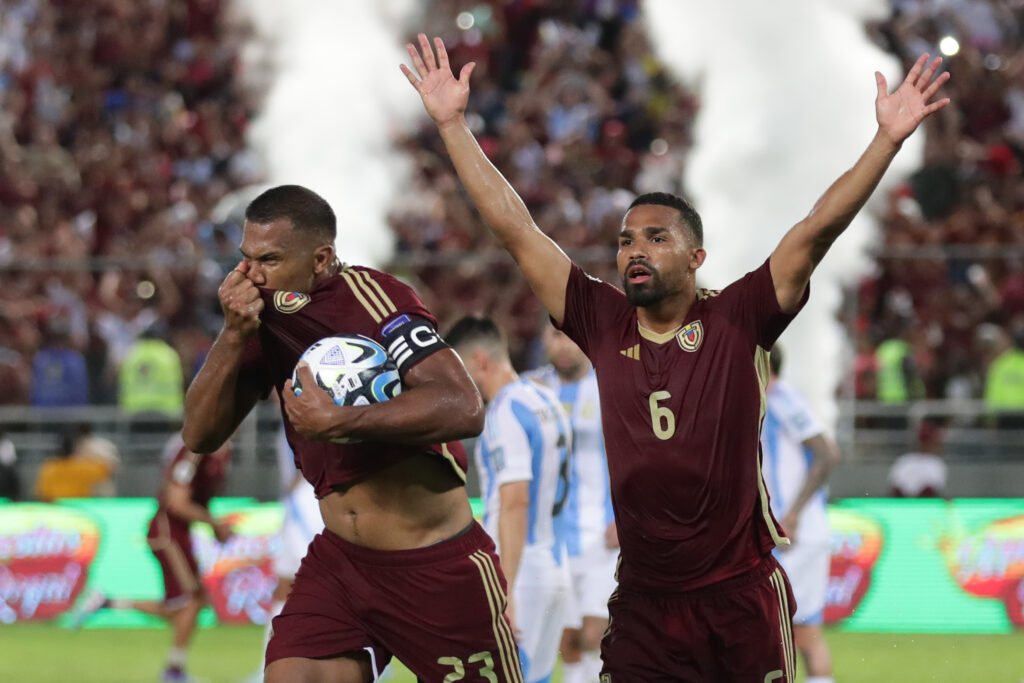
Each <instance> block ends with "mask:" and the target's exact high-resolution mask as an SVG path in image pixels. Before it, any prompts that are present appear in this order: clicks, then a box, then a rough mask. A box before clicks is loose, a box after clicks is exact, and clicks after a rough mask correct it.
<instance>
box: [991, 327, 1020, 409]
mask: <svg viewBox="0 0 1024 683" xmlns="http://www.w3.org/2000/svg"><path fill="white" fill-rule="evenodd" d="M985 405H986V407H987V408H988V409H989V413H990V414H992V415H994V416H995V418H996V426H998V427H1000V428H1002V429H1019V428H1021V427H1024V328H1022V329H1019V330H1017V331H1016V332H1015V334H1014V335H1013V344H1012V345H1011V346H1010V347H1009V348H1008V349H1006V350H1005V351H1003V352H1002V353H1001V354H999V356H998V357H996V359H995V360H994V361H992V365H990V366H989V368H988V373H987V374H986V376H985Z"/></svg>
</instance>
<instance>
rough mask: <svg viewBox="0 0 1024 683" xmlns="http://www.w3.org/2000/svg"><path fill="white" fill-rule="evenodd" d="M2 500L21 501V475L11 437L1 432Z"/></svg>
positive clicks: (0, 471) (0, 491)
mask: <svg viewBox="0 0 1024 683" xmlns="http://www.w3.org/2000/svg"><path fill="white" fill-rule="evenodd" d="M0 498H6V499H7V500H11V501H17V500H21V475H20V474H18V453H17V451H16V450H15V448H14V442H13V441H11V439H10V437H9V436H7V435H6V434H4V433H2V432H0Z"/></svg>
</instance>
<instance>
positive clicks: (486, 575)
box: [469, 550, 523, 683]
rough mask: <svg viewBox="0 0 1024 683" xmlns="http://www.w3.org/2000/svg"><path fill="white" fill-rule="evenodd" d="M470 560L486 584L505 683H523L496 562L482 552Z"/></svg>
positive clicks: (476, 553)
mask: <svg viewBox="0 0 1024 683" xmlns="http://www.w3.org/2000/svg"><path fill="white" fill-rule="evenodd" d="M469 559H470V561H471V562H472V563H473V564H475V565H476V568H477V571H479V572H480V580H481V581H482V582H483V584H484V593H485V594H486V597H487V606H488V607H489V608H490V610H491V624H492V626H493V628H494V640H495V642H496V643H497V646H498V656H499V657H500V658H501V668H502V669H504V671H505V683H523V674H522V672H521V671H520V670H519V649H518V648H517V647H516V640H515V638H514V637H513V636H512V629H511V628H509V625H508V622H507V621H505V605H506V604H507V598H506V597H505V593H504V592H503V591H502V590H501V581H499V580H498V572H497V571H496V570H495V568H494V562H492V561H491V557H490V556H489V555H488V554H487V553H485V552H483V551H482V550H477V551H476V552H474V553H472V554H471V555H470V556H469Z"/></svg>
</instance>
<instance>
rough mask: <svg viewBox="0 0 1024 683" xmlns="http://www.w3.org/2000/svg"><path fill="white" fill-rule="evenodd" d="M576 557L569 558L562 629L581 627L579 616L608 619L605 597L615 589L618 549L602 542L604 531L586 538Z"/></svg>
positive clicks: (580, 617)
mask: <svg viewBox="0 0 1024 683" xmlns="http://www.w3.org/2000/svg"><path fill="white" fill-rule="evenodd" d="M581 550H582V552H581V553H580V554H579V555H578V556H577V557H571V558H569V569H570V571H571V573H572V590H571V591H570V592H569V593H570V598H569V610H568V613H567V615H566V621H565V627H566V628H573V629H578V628H583V617H598V618H599V619H607V618H608V598H610V597H611V596H612V593H614V592H615V585H616V583H615V568H616V565H617V564H618V561H619V549H618V548H609V547H608V546H607V545H606V544H605V540H604V534H600V535H595V536H594V537H593V538H590V539H587V540H586V541H585V542H584V544H583V547H582V549H581Z"/></svg>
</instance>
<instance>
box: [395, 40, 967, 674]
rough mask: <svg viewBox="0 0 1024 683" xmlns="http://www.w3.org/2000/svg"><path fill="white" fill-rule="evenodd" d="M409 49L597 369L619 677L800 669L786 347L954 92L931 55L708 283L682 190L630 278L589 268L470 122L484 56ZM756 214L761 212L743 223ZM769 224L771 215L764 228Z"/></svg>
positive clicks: (463, 165) (443, 121) (481, 187)
mask: <svg viewBox="0 0 1024 683" xmlns="http://www.w3.org/2000/svg"><path fill="white" fill-rule="evenodd" d="M419 43H420V47H419V50H417V48H416V47H415V46H413V45H412V44H410V45H408V46H407V47H408V51H409V55H410V57H411V58H412V62H413V67H414V68H415V71H413V70H412V69H410V68H409V67H407V66H405V65H402V71H403V72H404V73H405V75H406V78H407V79H408V80H409V82H410V83H411V84H412V85H413V87H415V88H416V90H417V92H419V94H420V97H421V98H422V100H423V104H424V107H425V108H426V110H427V112H428V113H429V114H430V116H431V118H433V120H434V122H435V124H436V125H437V128H438V130H439V132H440V134H441V137H442V139H443V141H444V144H445V146H446V148H447V150H448V153H449V155H450V156H451V159H452V163H453V164H454V165H455V169H456V171H457V172H458V174H459V177H460V179H461V180H462V183H463V185H464V186H465V187H466V190H467V191H468V193H469V195H470V197H471V199H472V200H473V203H474V204H475V205H476V207H477V209H478V210H479V211H480V213H481V214H482V216H483V218H484V220H485V221H486V222H487V224H488V225H489V226H490V228H491V230H492V231H493V232H494V234H495V235H496V237H497V238H498V240H499V242H500V243H501V244H502V245H503V246H504V247H505V248H506V249H507V250H508V251H509V252H510V254H511V255H512V257H513V258H514V259H515V260H516V262H517V263H518V264H519V266H520V268H521V269H522V271H523V274H524V275H525V277H526V279H527V281H528V282H529V284H530V286H531V288H532V289H533V291H534V293H535V294H536V295H537V296H538V297H539V299H540V300H541V303H542V304H543V305H544V307H545V308H546V309H547V310H548V312H549V313H550V314H551V317H552V319H553V321H554V322H555V324H556V325H557V326H558V327H559V328H561V329H562V330H563V331H564V332H565V333H566V334H567V335H568V336H569V337H570V338H572V340H573V341H575V342H576V343H577V344H578V345H579V346H580V348H581V349H583V351H584V353H586V354H587V357H588V358H590V360H591V362H592V363H593V364H594V367H595V369H596V371H597V381H598V386H599V388H600V395H601V420H602V424H603V430H604V436H605V446H606V449H607V454H608V468H609V473H610V475H611V486H612V501H613V503H614V507H615V523H616V527H617V529H618V534H619V541H620V543H621V552H620V555H621V557H620V567H619V575H618V580H619V587H618V589H617V590H616V592H615V594H613V596H612V599H611V601H610V602H609V605H608V607H609V615H610V625H609V628H608V633H607V634H606V636H605V638H604V639H603V641H602V644H601V655H602V660H603V662H604V666H603V672H602V678H603V679H604V680H605V681H606V682H607V681H610V682H611V683H633V682H639V681H644V682H649V681H687V682H692V681H715V682H720V681H765V682H771V681H787V682H792V681H793V679H794V673H793V640H792V636H791V630H790V629H791V624H790V617H791V610H792V607H793V606H794V605H793V604H792V597H791V595H790V591H789V588H788V582H787V580H786V578H785V574H784V573H783V572H782V570H781V569H780V568H779V566H778V564H777V563H776V561H775V560H774V559H773V558H772V554H771V550H772V549H773V548H774V547H775V546H777V545H782V544H785V543H787V542H788V540H787V539H786V537H785V535H784V532H783V531H782V529H781V528H780V527H779V525H778V524H777V523H776V521H775V519H774V518H773V517H772V514H771V510H770V506H769V501H768V496H767V494H766V492H765V489H764V482H763V480H762V479H761V468H760V464H761V463H760V460H761V458H760V427H761V419H762V417H763V406H764V392H765V387H766V386H767V382H768V349H770V348H771V347H772V345H773V344H774V343H775V340H776V339H777V338H778V336H779V335H780V334H781V333H782V331H783V330H784V329H785V328H786V326H787V325H788V324H789V322H790V321H791V320H792V319H793V316H794V315H795V314H796V313H797V312H798V311H799V310H800V308H801V306H803V304H804V302H805V301H806V299H807V296H808V283H809V281H810V276H811V273H812V272H813V270H814V268H815V266H816V265H817V264H818V263H819V262H820V261H821V259H822V258H823V257H824V255H825V253H826V252H827V251H828V249H829V247H830V246H831V245H832V243H833V242H834V241H835V239H836V238H838V237H839V235H840V234H842V232H843V230H845V229H846V227H847V225H849V223H850V221H851V220H852V219H853V217H854V216H855V215H856V213H857V212H858V211H859V210H860V208H861V206H863V204H864V202H865V201H866V200H867V198H868V197H869V196H870V194H871V192H872V191H873V190H874V188H875V186H876V185H877V184H878V181H879V180H880V179H881V177H882V174H883V173H884V172H885V169H886V168H888V166H889V164H890V162H891V161H892V159H893V157H894V156H895V155H896V153H897V151H899V148H900V145H901V143H902V142H903V140H904V139H905V138H906V137H907V136H909V135H910V134H911V133H912V132H913V131H914V130H915V129H916V128H917V126H918V125H919V124H920V123H921V121H922V120H923V119H924V118H925V117H926V116H928V115H929V114H931V113H933V112H935V111H937V110H938V109H940V108H942V107H943V106H945V105H946V104H948V102H949V100H948V99H942V100H939V101H936V102H934V103H930V102H931V100H932V98H933V96H934V95H935V93H936V92H937V90H938V88H939V86H940V85H941V84H942V83H943V82H944V81H945V80H946V78H947V77H948V74H942V75H941V76H939V77H938V78H935V74H936V72H937V69H938V65H939V62H938V60H936V61H935V62H932V63H931V64H930V65H929V63H928V58H927V56H922V57H921V59H919V60H918V61H917V63H916V64H915V65H914V67H913V69H912V70H911V71H910V73H909V74H908V76H907V78H906V80H905V81H904V82H903V83H902V84H901V85H900V87H899V88H898V89H897V90H896V91H895V92H894V93H892V94H890V93H888V92H887V86H886V82H885V78H884V77H883V76H882V75H881V74H876V76H875V77H876V82H877V86H878V96H877V100H876V106H875V109H876V115H877V120H878V130H877V133H876V135H875V136H874V138H873V139H872V141H871V143H870V144H869V145H868V147H867V150H866V151H865V152H864V154H863V155H862V156H861V158H860V159H859V160H858V161H857V162H856V163H855V164H854V166H853V167H852V168H851V169H850V170H849V171H847V172H846V173H844V174H843V175H842V176H841V177H840V178H839V179H838V180H837V181H836V182H835V183H833V185H832V186H831V187H830V188H829V189H828V190H827V191H826V192H825V194H824V195H823V196H822V197H821V199H820V200H819V201H818V203H817V204H816V205H815V206H814V208H813V210H812V211H811V213H810V214H809V215H808V216H807V218H805V219H803V220H802V221H800V222H799V223H797V224H796V225H795V226H794V227H793V228H792V229H791V230H790V231H789V232H787V233H786V235H785V237H783V238H782V241H781V242H780V243H779V245H778V247H776V249H775V251H773V252H772V254H771V255H770V257H769V258H768V259H766V260H765V262H764V263H763V264H762V265H761V266H760V267H758V268H756V269H755V270H753V271H752V272H750V273H748V274H747V275H745V276H743V277H741V278H740V279H739V280H737V281H735V282H733V283H732V284H731V285H729V286H728V287H726V288H725V289H723V290H721V291H720V292H715V291H711V290H706V289H698V288H697V286H696V272H697V269H698V268H700V266H701V264H703V263H704V259H705V256H706V254H705V251H704V248H703V247H702V241H703V228H702V225H701V220H700V216H699V215H698V214H697V212H696V211H695V210H694V209H693V207H692V206H690V204H688V203H687V202H685V201H684V200H682V199H680V198H678V197H674V196H672V195H668V194H663V193H654V194H647V195H641V196H640V197H638V198H637V199H636V200H635V201H634V202H633V204H632V205H631V207H630V208H629V210H628V211H627V212H626V215H625V217H624V218H623V221H622V227H621V230H620V232H619V238H618V244H619V251H618V256H617V265H618V273H619V276H620V277H621V278H622V286H623V289H624V290H625V291H624V292H623V291H622V290H620V289H618V288H616V287H614V286H613V285H611V284H608V283H605V282H601V281H600V280H597V279H595V278H592V277H589V276H588V275H587V274H586V273H584V272H583V270H582V269H581V268H579V267H578V266H576V265H575V264H573V263H572V261H571V260H570V259H569V258H568V257H567V256H566V255H565V253H564V252H563V251H562V250H561V249H560V248H559V247H558V245H557V244H555V243H554V242H553V241H552V240H551V239H550V238H548V237H547V235H545V234H544V233H543V232H541V231H540V229H539V228H538V227H537V225H536V224H535V223H534V221H533V218H532V217H531V216H530V214H529V211H528V210H527V208H526V205H525V204H524V203H523V201H522V200H521V199H520V198H519V196H518V195H517V194H516V192H515V190H513V189H512V187H511V186H510V185H509V184H508V182H507V181H506V180H505V178H504V177H503V176H502V175H501V174H500V173H499V172H498V170H497V169H495V168H494V166H493V165H492V164H491V163H490V162H489V161H488V160H487V157H486V156H485V155H484V153H483V152H482V151H481V149H480V146H479V145H478V144H477V142H476V140H475V139H474V137H473V134H472V132H471V131H470V129H469V127H468V126H467V125H466V120H465V117H464V115H463V114H464V111H465V108H466V103H467V101H468V96H469V79H470V74H471V73H472V71H473V65H472V64H467V65H466V66H464V67H463V68H462V70H461V72H460V74H459V78H458V79H455V77H454V76H453V75H452V71H451V68H450V67H449V63H448V55H447V53H446V52H445V49H444V44H443V43H442V42H441V40H440V39H439V38H438V39H435V42H434V48H436V50H437V54H436V57H435V52H434V48H432V46H431V44H430V42H429V41H428V40H427V37H426V36H425V35H422V34H421V35H420V36H419ZM734 227H735V229H740V228H742V227H745V226H734ZM763 227H764V226H758V227H757V228H756V229H762V228H763Z"/></svg>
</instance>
